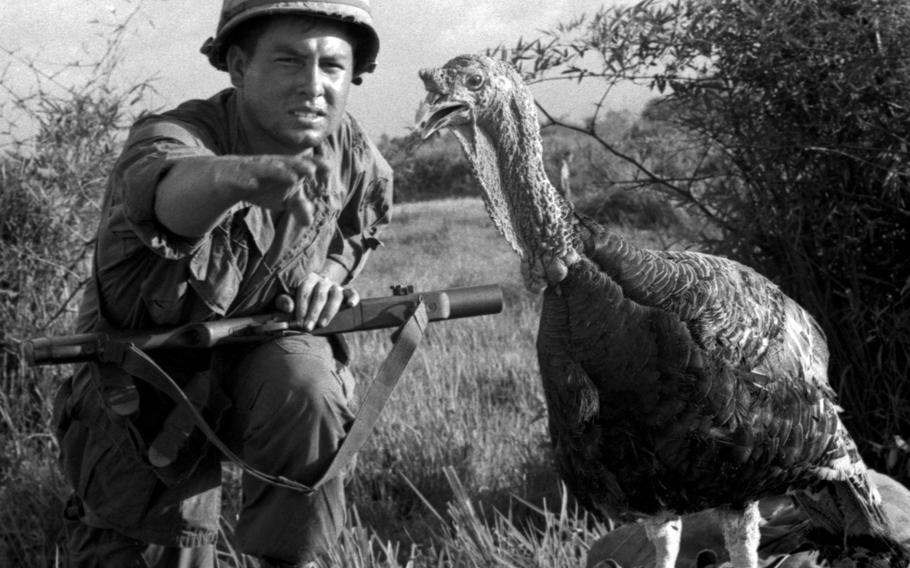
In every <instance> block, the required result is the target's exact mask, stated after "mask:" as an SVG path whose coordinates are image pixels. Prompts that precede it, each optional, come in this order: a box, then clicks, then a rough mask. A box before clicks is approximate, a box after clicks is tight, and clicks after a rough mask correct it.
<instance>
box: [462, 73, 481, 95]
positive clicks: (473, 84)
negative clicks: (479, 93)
mask: <svg viewBox="0 0 910 568" xmlns="http://www.w3.org/2000/svg"><path fill="white" fill-rule="evenodd" d="M464 84H465V86H466V87H467V88H469V89H471V90H472V91H476V90H477V89H479V88H480V87H482V86H483V75H480V74H477V73H475V74H473V75H468V78H467V79H465V81H464Z"/></svg>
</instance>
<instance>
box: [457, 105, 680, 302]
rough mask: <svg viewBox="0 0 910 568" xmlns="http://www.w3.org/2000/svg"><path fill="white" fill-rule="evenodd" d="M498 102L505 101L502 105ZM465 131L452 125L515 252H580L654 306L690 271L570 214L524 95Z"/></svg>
mask: <svg viewBox="0 0 910 568" xmlns="http://www.w3.org/2000/svg"><path fill="white" fill-rule="evenodd" d="M503 106H504V107H505V106H506V105H503ZM487 116H492V117H496V118H492V119H490V120H484V121H478V123H477V124H476V125H475V126H474V128H473V130H472V131H465V130H461V131H456V135H458V138H459V140H460V141H461V143H462V146H463V147H464V149H465V152H466V153H467V154H468V157H469V159H470V161H471V164H472V167H473V169H474V174H475V176H476V177H477V178H478V180H479V181H480V183H481V185H482V186H483V188H484V193H485V196H484V197H485V202H486V205H487V210H488V212H489V214H490V216H491V218H492V219H493V222H494V224H495V225H496V227H497V228H498V229H499V230H500V232H501V233H502V234H503V235H504V236H505V237H506V240H508V241H509V243H510V244H511V245H512V248H513V249H515V251H516V252H517V253H518V254H519V255H521V256H522V257H526V255H527V256H530V259H535V258H540V257H541V255H542V254H544V253H547V252H549V253H551V254H556V255H558V256H560V257H563V258H564V257H565V256H566V255H567V254H568V253H569V251H570V250H573V249H574V250H576V251H578V252H579V253H586V256H588V257H589V258H591V259H592V260H594V261H595V262H596V263H597V264H598V265H599V268H600V269H601V270H603V271H605V272H606V274H607V275H608V276H609V277H610V278H611V279H612V280H614V281H615V282H616V283H617V284H618V285H619V286H620V287H621V288H622V289H623V291H624V292H625V294H626V295H627V296H628V297H629V298H630V299H632V300H635V301H637V302H640V303H646V304H657V303H660V302H661V301H662V300H665V299H666V298H667V297H668V296H669V295H670V294H672V293H673V291H674V290H676V289H677V288H678V286H680V285H681V284H682V283H683V282H685V281H687V280H690V277H691V275H688V274H683V273H681V270H683V269H682V268H681V267H680V266H678V265H676V264H675V263H671V262H668V261H667V260H666V259H665V258H663V257H660V256H658V255H656V254H654V253H653V252H652V251H647V250H643V249H640V248H638V247H635V246H633V245H631V244H630V243H628V242H627V241H626V240H625V239H623V238H622V237H620V236H619V235H617V234H615V233H613V232H611V231H609V230H606V229H605V228H604V227H601V226H600V225H598V224H596V223H593V222H583V221H577V220H575V219H574V218H573V210H572V206H571V205H570V204H569V202H568V201H567V200H566V199H565V198H564V197H563V196H562V195H561V194H560V193H559V192H558V191H557V190H556V188H555V187H554V186H553V184H552V183H550V180H549V179H548V178H547V174H546V171H545V170H544V160H543V145H542V142H541V137H540V127H539V124H538V121H537V110H536V108H535V106H534V102H533V99H531V98H530V96H527V97H516V98H514V99H512V100H511V101H510V103H509V104H508V108H502V109H500V112H493V113H489V114H488V115H487Z"/></svg>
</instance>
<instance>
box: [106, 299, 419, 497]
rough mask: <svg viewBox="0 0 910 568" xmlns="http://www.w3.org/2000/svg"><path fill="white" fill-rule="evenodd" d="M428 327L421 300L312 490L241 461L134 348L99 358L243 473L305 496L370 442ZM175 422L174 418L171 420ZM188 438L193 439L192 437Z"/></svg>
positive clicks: (118, 346)
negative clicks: (159, 400)
mask: <svg viewBox="0 0 910 568" xmlns="http://www.w3.org/2000/svg"><path fill="white" fill-rule="evenodd" d="M427 323H428V318H427V310H426V304H425V303H424V302H423V300H422V299H420V300H418V302H417V306H416V307H415V309H414V312H413V313H412V314H411V316H410V317H408V319H407V320H406V321H405V322H404V323H403V324H402V325H401V327H399V328H398V329H397V330H396V331H395V334H394V335H393V337H394V340H395V342H394V344H393V346H392V349H391V351H389V354H388V355H387V356H386V359H385V361H384V362H383V364H382V366H381V367H380V369H379V372H378V373H377V375H376V378H374V379H373V382H372V383H371V384H370V388H369V390H368V391H367V394H366V397H365V398H364V401H363V403H362V404H361V406H360V409H359V410H358V411H357V415H356V417H355V418H354V421H353V423H352V424H351V427H350V429H349V430H348V433H347V435H346V436H345V439H344V441H343V442H342V443H341V446H340V447H339V448H338V451H337V452H336V453H335V456H334V457H333V458H332V461H331V463H330V464H329V466H328V467H327V468H326V471H325V473H323V474H322V475H321V476H320V477H319V479H317V480H316V481H315V482H314V483H312V484H311V485H307V484H304V483H300V482H297V481H294V480H292V479H288V478H286V477H284V476H278V475H271V474H268V473H265V472H263V471H260V470H258V469H256V468H254V467H253V466H251V465H249V464H248V463H246V462H245V461H244V460H243V459H241V458H240V457H239V456H238V455H236V454H235V453H234V452H232V451H231V449H230V448H228V446H227V444H225V443H224V442H223V441H222V440H221V439H220V438H218V435H217V434H216V433H215V432H214V431H213V430H212V428H211V427H210V426H209V425H208V423H207V422H206V421H205V418H203V417H202V415H201V414H200V413H199V410H197V409H196V407H195V406H194V405H193V403H192V401H190V399H189V397H187V395H186V393H185V392H184V391H183V389H181V388H180V386H179V385H178V384H177V383H176V382H175V381H174V379H172V378H171V377H170V375H168V374H167V372H166V371H165V370H164V369H162V368H161V367H160V366H159V365H158V364H157V363H155V361H153V360H152V359H151V358H150V357H149V356H148V355H147V354H146V353H145V352H143V351H142V350H141V349H139V348H138V347H136V346H135V345H134V344H132V343H125V342H120V341H116V340H110V341H107V342H106V344H105V345H104V348H103V349H102V350H101V353H100V354H99V358H100V360H101V361H103V362H107V363H112V364H115V365H117V366H119V367H120V368H122V369H123V370H124V371H126V372H127V373H129V374H130V375H132V376H134V377H136V378H139V379H141V380H143V381H146V382H147V383H149V384H150V385H152V386H154V387H155V388H157V389H159V390H161V391H162V392H164V393H165V394H166V395H168V396H169V397H170V398H171V399H173V401H174V402H175V403H176V405H177V407H176V408H175V409H174V411H173V412H172V415H173V413H175V412H179V413H183V414H185V415H186V416H187V417H188V418H189V419H191V421H192V423H193V424H194V425H195V426H196V427H197V428H199V430H200V431H201V432H202V433H203V434H204V435H205V437H206V438H207V439H208V440H209V442H211V443H212V445H214V446H215V447H216V448H218V450H220V451H221V453H222V454H223V455H224V456H225V457H226V458H227V459H228V460H230V461H232V462H234V463H235V464H237V465H238V466H239V467H240V468H241V469H242V470H243V471H244V472H246V473H247V474H248V475H251V476H252V477H254V478H256V479H258V480H260V481H263V482H265V483H270V484H272V485H275V486H278V487H283V488H286V489H292V490H295V491H301V492H303V493H313V492H314V491H316V490H317V489H319V487H320V486H322V485H323V484H324V483H325V482H327V481H328V480H330V479H332V478H334V477H336V476H337V475H339V474H340V473H342V471H343V470H344V468H345V467H347V466H348V464H349V463H350V462H351V460H352V459H353V458H354V455H355V454H356V453H357V451H358V450H359V449H360V448H361V447H362V446H363V444H364V442H366V439H367V437H368V436H369V434H370V432H371V431H372V430H373V427H374V426H375V424H376V421H377V420H378V419H379V416H380V414H381V413H382V409H383V407H384V406H385V404H386V402H387V401H388V399H389V396H390V395H391V394H392V390H393V389H394V388H395V385H396V384H398V380H399V379H400V378H401V375H402V373H403V372H404V369H405V367H407V364H408V362H409V361H410V359H411V356H412V355H413V354H414V351H415V350H416V349H417V345H418V344H419V343H420V340H421V339H422V338H423V334H424V331H425V330H426V327H427ZM169 418H170V417H169ZM187 435H188V433H187Z"/></svg>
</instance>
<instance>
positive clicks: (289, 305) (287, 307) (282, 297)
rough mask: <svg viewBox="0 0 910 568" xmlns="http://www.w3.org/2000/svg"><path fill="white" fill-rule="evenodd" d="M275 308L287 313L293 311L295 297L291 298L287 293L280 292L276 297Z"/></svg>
mask: <svg viewBox="0 0 910 568" xmlns="http://www.w3.org/2000/svg"><path fill="white" fill-rule="evenodd" d="M275 309H276V310H278V311H279V312H282V313H285V314H289V313H291V312H293V311H294V298H291V297H290V296H288V295H287V294H278V295H277V296H276V297H275Z"/></svg>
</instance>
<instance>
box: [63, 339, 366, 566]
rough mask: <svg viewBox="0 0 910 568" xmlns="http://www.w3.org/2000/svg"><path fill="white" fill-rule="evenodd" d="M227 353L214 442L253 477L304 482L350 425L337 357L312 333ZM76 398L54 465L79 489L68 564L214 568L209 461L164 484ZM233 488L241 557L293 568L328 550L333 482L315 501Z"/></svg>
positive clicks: (216, 494)
mask: <svg viewBox="0 0 910 568" xmlns="http://www.w3.org/2000/svg"><path fill="white" fill-rule="evenodd" d="M336 347H337V345H336ZM235 350H236V349H235ZM236 351H237V352H236V353H229V354H227V355H226V356H225V358H224V364H223V365H222V366H221V368H222V369H223V370H222V371H221V372H220V373H218V374H219V375H220V379H219V382H220V385H219V386H220V389H221V390H222V391H223V394H224V395H225V396H226V398H227V399H228V401H229V404H228V405H227V408H226V409H225V410H224V412H223V415H222V416H221V417H220V419H219V420H218V423H219V426H218V433H219V436H220V437H221V438H222V440H224V441H225V442H226V443H227V444H228V445H229V446H230V447H231V448H232V450H233V451H235V452H236V453H237V454H239V455H240V456H241V457H242V459H244V460H245V461H246V462H247V463H248V464H250V465H251V466H252V467H254V468H256V469H259V470H261V471H263V472H267V473H270V474H278V475H282V476H284V477H287V478H290V479H292V480H295V481H300V482H303V483H312V482H313V481H315V480H316V479H317V478H318V477H319V475H320V474H321V473H322V472H323V471H324V470H325V468H326V467H327V466H328V464H329V462H330V461H331V458H332V456H333V455H334V453H335V451H336V450H337V448H338V447H339V446H340V444H341V442H342V440H343V438H344V436H345V433H346V431H347V428H348V427H349V424H350V422H351V421H352V420H353V414H352V413H351V411H350V402H351V400H352V397H353V389H354V381H353V377H352V375H351V373H350V371H348V369H347V367H346V366H345V365H344V364H343V363H341V362H340V361H339V360H338V359H339V358H342V359H346V355H344V354H342V356H341V357H339V354H338V350H337V349H335V350H333V344H332V342H331V341H330V340H328V339H326V338H323V337H317V336H312V335H309V334H298V335H288V336H284V337H280V338H276V339H273V340H270V341H268V342H266V343H263V344H261V345H258V346H256V347H254V348H242V349H240V350H236ZM84 399H85V400H81V401H79V402H77V403H76V404H72V403H71V404H67V405H66V408H65V409H64V414H66V416H65V417H64V419H63V420H62V422H63V423H64V425H63V428H62V430H61V432H62V435H61V438H60V439H61V452H62V462H63V465H64V467H66V468H69V469H70V479H75V480H77V481H76V485H77V487H76V491H75V494H74V496H73V498H72V499H71V501H70V504H69V506H68V507H67V511H66V515H65V517H66V518H67V532H68V545H69V554H70V564H69V566H72V567H79V568H83V567H101V566H141V567H144V566H156V567H159V566H160V567H165V566H167V567H171V566H174V567H200V568H201V567H211V566H216V565H217V559H216V555H215V549H214V543H215V541H216V539H217V535H218V526H219V515H220V475H221V465H220V459H218V456H217V455H216V456H215V458H214V459H207V458H205V457H203V458H201V459H200V461H199V463H198V464H197V466H196V469H195V470H194V471H193V472H192V473H191V474H190V475H189V476H188V477H186V478H185V479H181V480H178V481H177V482H176V483H174V484H172V485H168V484H165V483H163V482H162V481H161V480H160V479H159V478H158V477H156V476H155V475H154V473H153V472H151V473H150V468H151V466H150V465H148V463H147V462H145V461H144V460H142V459H141V458H140V457H139V456H138V455H136V454H135V452H134V451H133V450H134V448H133V447H131V446H132V444H127V443H126V440H127V439H128V438H129V437H130V436H129V435H128V434H125V433H124V432H123V429H122V428H121V427H120V426H118V425H117V424H115V423H114V420H112V419H111V417H110V414H109V413H108V412H91V411H89V410H87V409H90V408H91V407H92V405H97V404H100V398H99V397H97V396H86V397H84ZM212 450H214V448H212V447H209V448H208V452H209V454H212V453H215V452H212ZM131 454H132V455H131ZM242 487H243V499H242V503H241V506H240V511H239V515H238V518H237V520H236V527H235V537H236V538H235V540H236V545H237V548H238V549H239V551H240V552H243V553H245V554H248V555H251V556H254V557H258V558H261V559H267V560H271V561H273V562H276V563H282V562H283V563H287V564H290V565H294V564H297V563H301V562H304V561H306V560H310V559H313V558H316V557H317V556H318V555H319V554H320V553H322V552H324V551H326V550H327V549H329V548H330V547H331V546H332V545H333V544H334V542H335V541H336V540H337V537H338V535H339V533H340V530H341V528H342V527H343V524H344V516H345V498H344V488H343V480H342V479H340V478H336V479H333V480H331V481H329V482H327V483H326V484H325V485H323V486H322V487H321V488H320V489H319V490H318V491H316V492H315V493H314V494H312V495H306V494H303V493H300V492H297V491H294V490H291V489H285V488H281V487H276V486H274V485H271V484H268V483H265V482H262V481H259V480H257V479H254V478H252V477H249V476H246V475H244V476H243V480H242Z"/></svg>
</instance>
